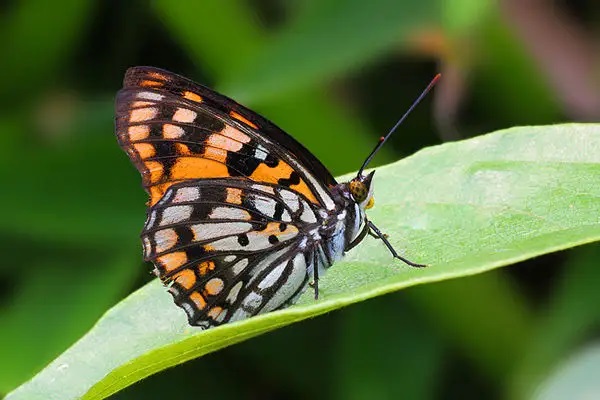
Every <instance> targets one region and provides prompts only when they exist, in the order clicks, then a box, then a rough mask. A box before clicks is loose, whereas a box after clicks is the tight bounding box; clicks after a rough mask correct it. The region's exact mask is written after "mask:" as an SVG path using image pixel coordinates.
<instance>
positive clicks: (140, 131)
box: [127, 125, 150, 142]
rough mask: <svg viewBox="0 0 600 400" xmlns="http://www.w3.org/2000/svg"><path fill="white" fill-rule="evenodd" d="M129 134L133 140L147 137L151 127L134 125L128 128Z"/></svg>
mask: <svg viewBox="0 0 600 400" xmlns="http://www.w3.org/2000/svg"><path fill="white" fill-rule="evenodd" d="M127 134H128V135H129V140H130V141H132V142H135V141H136V140H142V139H146V138H147V137H148V136H150V127H149V126H148V125H133V126H130V127H129V128H128V129H127Z"/></svg>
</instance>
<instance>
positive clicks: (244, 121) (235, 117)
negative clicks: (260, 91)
mask: <svg viewBox="0 0 600 400" xmlns="http://www.w3.org/2000/svg"><path fill="white" fill-rule="evenodd" d="M229 115H231V118H234V119H237V120H238V121H240V122H242V123H244V124H246V125H248V126H250V127H252V128H254V129H258V126H256V125H255V124H254V123H252V122H250V121H249V120H248V119H247V118H246V117H243V116H242V115H240V114H238V113H236V112H235V111H229Z"/></svg>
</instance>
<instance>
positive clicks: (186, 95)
mask: <svg viewBox="0 0 600 400" xmlns="http://www.w3.org/2000/svg"><path fill="white" fill-rule="evenodd" d="M183 97H184V98H186V99H188V100H191V101H195V102H196V103H201V102H202V96H200V95H199V94H197V93H194V92H189V91H185V92H183Z"/></svg>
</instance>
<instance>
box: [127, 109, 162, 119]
mask: <svg viewBox="0 0 600 400" xmlns="http://www.w3.org/2000/svg"><path fill="white" fill-rule="evenodd" d="M157 114H158V108H156V107H146V108H136V109H135V110H131V114H129V122H143V121H148V120H149V119H152V118H154V117H156V115H157Z"/></svg>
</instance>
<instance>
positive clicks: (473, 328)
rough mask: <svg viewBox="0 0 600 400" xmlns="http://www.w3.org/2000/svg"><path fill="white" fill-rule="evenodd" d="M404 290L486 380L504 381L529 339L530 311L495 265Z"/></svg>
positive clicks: (524, 300) (432, 323)
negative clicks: (461, 276) (473, 274)
mask: <svg viewBox="0 0 600 400" xmlns="http://www.w3.org/2000/svg"><path fill="white" fill-rule="evenodd" d="M405 295H406V298H407V299H408V300H410V301H411V302H412V303H413V304H414V306H415V308H416V309H417V310H419V311H421V312H422V315H423V318H424V319H427V320H429V321H430V324H431V326H433V327H434V330H435V331H436V332H438V333H440V335H441V336H443V337H445V338H447V339H449V341H451V342H452V344H453V346H454V347H456V348H459V349H461V350H462V352H461V354H464V355H465V357H466V358H467V359H468V360H469V361H470V362H472V363H473V364H474V365H476V366H477V371H481V373H482V375H484V376H486V378H490V381H491V382H494V383H497V384H500V385H502V384H504V383H505V382H506V381H507V380H508V378H509V375H510V373H511V372H512V371H513V368H514V364H515V363H516V362H517V361H516V360H518V359H519V358H520V357H521V356H522V354H523V352H524V351H526V348H527V346H528V345H529V339H530V338H531V332H532V330H533V327H534V323H535V319H534V313H533V312H532V310H530V309H529V307H528V304H527V301H526V299H525V298H524V296H522V295H520V293H519V291H518V290H517V288H516V285H514V284H513V282H511V280H510V279H509V278H508V276H507V275H505V274H502V273H501V272H500V271H493V272H490V273H487V274H481V275H475V276H469V277H466V278H463V279H457V280H450V281H443V282H438V283H435V284H432V285H420V286H417V287H414V288H411V289H410V290H407V291H406V293H405ZM490 316H493V318H490Z"/></svg>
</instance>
